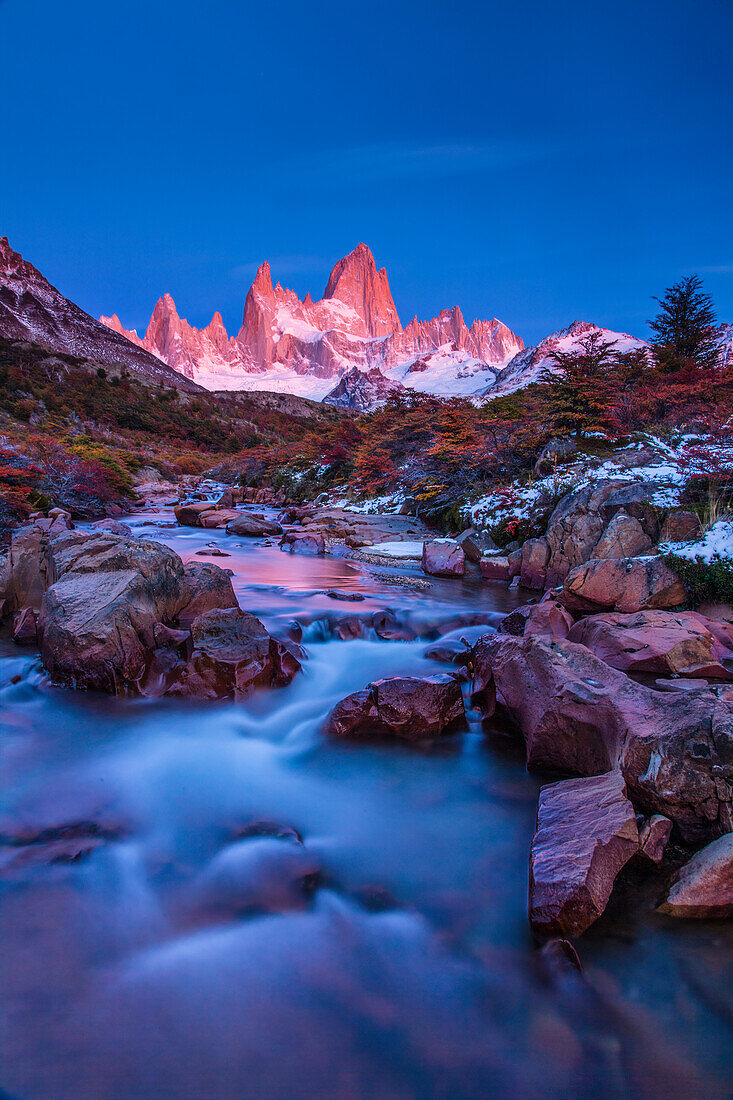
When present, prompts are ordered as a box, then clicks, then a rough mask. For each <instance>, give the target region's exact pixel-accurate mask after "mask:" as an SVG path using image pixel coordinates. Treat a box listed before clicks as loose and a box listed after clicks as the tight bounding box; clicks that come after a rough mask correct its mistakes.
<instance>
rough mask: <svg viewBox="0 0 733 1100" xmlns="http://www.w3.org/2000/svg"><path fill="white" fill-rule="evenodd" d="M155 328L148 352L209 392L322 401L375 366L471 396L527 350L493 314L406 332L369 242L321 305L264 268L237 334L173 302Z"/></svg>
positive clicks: (413, 382) (426, 387)
mask: <svg viewBox="0 0 733 1100" xmlns="http://www.w3.org/2000/svg"><path fill="white" fill-rule="evenodd" d="M153 320H155V324H153ZM151 326H152V327H151ZM151 326H149V327H148V331H147V333H146V337H145V341H144V343H145V346H146V347H148V348H149V349H150V350H152V351H154V352H155V354H157V355H159V356H161V358H163V359H164V360H165V361H166V362H167V363H169V364H170V365H171V366H174V367H175V368H176V369H177V370H180V371H182V372H183V373H184V374H186V375H187V376H188V377H190V378H196V379H200V380H201V381H203V383H204V384H205V385H206V386H207V387H208V388H211V389H273V390H278V391H283V392H290V393H296V394H300V395H302V396H308V397H312V398H316V399H319V398H323V397H325V395H326V394H327V393H328V392H329V391H330V390H331V389H333V387H334V385H335V384H336V383H337V382H338V380H339V379H340V378H342V377H343V376H344V375H345V374H346V373H347V372H349V371H351V370H352V369H353V368H357V369H358V370H360V371H365V372H368V371H370V370H372V369H374V368H378V369H379V370H380V371H381V372H382V373H383V374H384V376H385V377H386V378H387V379H388V380H389V381H390V382H391V383H394V384H396V383H399V384H401V385H404V386H406V387H408V388H410V389H416V390H420V391H422V392H426V393H438V394H451V393H461V394H471V393H475V392H478V391H479V390H480V389H482V388H483V387H485V386H486V384H487V383H488V381H490V380H491V379H493V377H494V375H495V374H496V366H497V364H502V363H505V362H507V361H508V360H509V359H510V358H511V357H512V356H513V355H515V354H516V353H517V352H518V351H519V350H520V349H521V348H523V347H524V345H523V343H522V341H521V340H520V339H519V337H517V336H515V334H514V333H513V332H511V330H510V329H508V328H507V327H506V325H503V324H502V323H501V322H500V321H497V320H496V318H493V319H492V320H491V321H474V322H473V323H472V325H471V328H470V329H469V328H468V327H467V325H466V322H465V320H464V317H463V313H462V311H461V309H460V307H459V306H457V305H456V306H453V307H452V308H451V309H444V310H441V312H440V313H439V314H438V316H437V317H433V318H432V319H431V320H429V321H419V320H418V319H417V317H415V318H414V319H413V320H412V321H410V323H409V325H408V326H407V328H405V329H403V327H402V324H401V322H400V318H399V314H398V312H397V308H396V306H395V303H394V300H393V298H392V292H391V290H390V286H389V280H388V278H387V272H386V271H385V269H384V268H381V269H377V265H376V262H375V260H374V256H373V254H372V252H371V249H370V248H369V247H368V245H366V244H364V243H363V242H361V243H360V244H358V245H357V246H356V248H354V249H353V250H352V251H351V252H349V253H348V255H346V256H344V257H343V258H342V259H341V260H339V261H338V263H336V264H335V266H334V268H333V270H332V271H331V274H330V276H329V279H328V282H327V284H326V289H325V292H324V295H323V297H322V298H321V299H320V300H318V301H314V300H313V299H312V297H311V295H310V293H307V294H306V295H305V297H304V298H303V299H302V300H301V299H300V298H299V297H298V295H297V294H296V293H295V292H294V291H292V290H288V289H287V288H285V289H284V288H283V286H282V285H281V284H280V283H279V282H278V283H276V284H275V286H273V283H272V272H271V270H270V264H269V263H268V262H267V261H265V262H264V263H262V264H261V265H260V266H259V268H258V269H257V273H256V275H255V277H254V280H253V282H252V285H251V286H250V288H249V290H248V292H247V296H246V300H245V303H244V311H243V316H242V327H241V329H240V331H239V332H238V333H237V335H236V336H235V337H232V338H229V336H228V335H227V333H226V329H225V328H224V326H223V323H222V324H220V323H219V320H217V321H216V323H214V321H213V320H212V322H211V323H210V324H209V325H208V326H207V327H206V328H205V329H201V330H198V329H195V328H193V327H192V326H190V325H189V324H188V322H186V321H182V320H180V318H178V315H177V313H176V311H175V304H174V303H173V301H172V299H171V300H170V303H169V304H168V305H166V302H164V301H162V300H161V302H159V303H158V305H157V306H156V310H155V311H154V314H153V319H152V320H151ZM114 327H116V326H114ZM120 327H121V326H120ZM123 331H124V330H123ZM358 381H359V380H358V379H354V380H353V382H358Z"/></svg>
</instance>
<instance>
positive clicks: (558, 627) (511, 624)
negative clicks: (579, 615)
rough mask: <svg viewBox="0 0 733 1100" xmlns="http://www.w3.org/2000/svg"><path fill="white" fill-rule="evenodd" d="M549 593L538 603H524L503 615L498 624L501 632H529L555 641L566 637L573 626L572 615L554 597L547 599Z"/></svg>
mask: <svg viewBox="0 0 733 1100" xmlns="http://www.w3.org/2000/svg"><path fill="white" fill-rule="evenodd" d="M548 596H550V593H548V594H547V596H544V597H543V598H542V599H541V600H540V602H539V603H535V604H524V605H523V606H522V607H518V608H517V609H516V610H515V611H511V612H510V613H509V614H508V615H505V616H504V618H503V619H502V620H501V622H500V623H499V626H498V630H500V631H501V632H502V633H503V634H513V635H515V636H517V637H519V636H520V635H522V634H531V635H533V636H534V637H535V638H548V639H550V640H552V641H557V640H558V639H560V638H567V636H568V633H569V631H570V629H571V628H572V626H573V617H572V615H571V614H570V613H569V612H568V611H566V610H565V608H564V607H561V606H560V604H559V603H558V602H557V601H556V600H554V599H551V598H550V599H548Z"/></svg>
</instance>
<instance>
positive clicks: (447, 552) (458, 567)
mask: <svg viewBox="0 0 733 1100" xmlns="http://www.w3.org/2000/svg"><path fill="white" fill-rule="evenodd" d="M465 566H466V555H465V554H464V552H463V549H462V548H461V547H460V546H459V545H458V543H457V542H456V541H455V539H433V540H432V542H426V543H424V544H423V549H422V567H423V572H424V573H430V574H432V575H433V576H436V577H462V576H463V571H464V569H465Z"/></svg>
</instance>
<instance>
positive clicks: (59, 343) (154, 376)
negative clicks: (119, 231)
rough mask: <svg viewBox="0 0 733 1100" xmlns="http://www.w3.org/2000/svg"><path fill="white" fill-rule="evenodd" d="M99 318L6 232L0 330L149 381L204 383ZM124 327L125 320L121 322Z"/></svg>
mask: <svg viewBox="0 0 733 1100" xmlns="http://www.w3.org/2000/svg"><path fill="white" fill-rule="evenodd" d="M112 328H114V326H111V327H110V326H107V325H104V324H100V323H99V321H95V320H94V318H93V317H90V316H89V314H88V313H85V312H84V310H83V309H81V308H80V307H79V306H77V305H75V304H74V302H71V301H69V299H68V298H65V297H64V295H63V294H62V293H61V292H60V291H59V290H57V289H56V287H54V286H51V284H50V283H49V281H48V279H46V278H44V276H43V275H41V273H40V271H38V270H37V269H36V268H35V267H34V266H33V264H31V263H28V261H27V260H24V259H23V257H22V256H21V255H20V253H18V252H14V251H13V249H12V248H11V247H10V245H9V244H8V239H7V237H0V335H1V336H4V337H6V338H7V339H9V340H23V341H26V340H27V341H29V342H31V343H34V344H39V345H41V346H42V347H45V348H49V349H50V350H51V351H55V352H61V353H65V354H67V355H77V356H79V357H80V358H82V359H90V360H92V361H94V362H95V363H102V364H105V365H107V366H116V367H124V368H125V369H126V370H127V371H129V373H130V374H132V375H135V376H136V377H137V378H140V379H142V380H144V381H146V382H155V383H157V382H160V383H162V384H163V385H166V386H175V387H176V388H177V389H183V390H190V391H194V390H198V389H199V387H198V386H197V385H195V384H193V383H192V382H191V381H190V380H189V379H187V378H182V377H181V375H180V374H179V373H178V372H177V371H175V370H171V368H170V367H169V366H168V365H167V364H166V363H164V362H161V360H160V359H158V358H156V357H155V356H154V355H153V354H151V353H150V352H149V351H148V350H146V349H145V348H144V347H143V346H142V343H141V341H139V340H138V341H137V344H135V341H133V342H132V343H131V342H130V340H129V337H128V339H125V336H127V335H128V334H127V333H124V334H123V335H120V332H119V330H118V331H112ZM120 328H121V326H120Z"/></svg>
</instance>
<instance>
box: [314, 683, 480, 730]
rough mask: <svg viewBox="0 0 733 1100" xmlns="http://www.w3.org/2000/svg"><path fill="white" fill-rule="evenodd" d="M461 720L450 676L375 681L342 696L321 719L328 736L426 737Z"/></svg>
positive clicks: (458, 695)
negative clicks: (343, 697)
mask: <svg viewBox="0 0 733 1100" xmlns="http://www.w3.org/2000/svg"><path fill="white" fill-rule="evenodd" d="M464 720H465V710H464V706H463V695H462V694H461V687H460V684H459V683H458V681H457V680H455V679H454V678H453V677H451V676H433V677H423V678H420V677H415V676H403V677H395V678H393V679H389V680H377V681H376V682H375V683H373V684H369V685H368V686H367V687H366V688H365V689H364V690H363V691H355V692H353V693H352V694H351V695H347V696H346V698H345V699H342V700H341V702H340V703H337V704H336V706H335V707H334V708H333V710H332V711H331V713H330V714H329V716H328V718H327V719H326V725H325V733H326V734H328V735H329V736H331V737H399V738H402V739H404V740H407V741H422V740H426V739H432V738H435V737H438V736H440V735H441V734H444V733H450V732H452V731H453V730H454V729H455V728H456V727H457V726H458V725H460V724H461V723H462V722H463V721H464Z"/></svg>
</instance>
